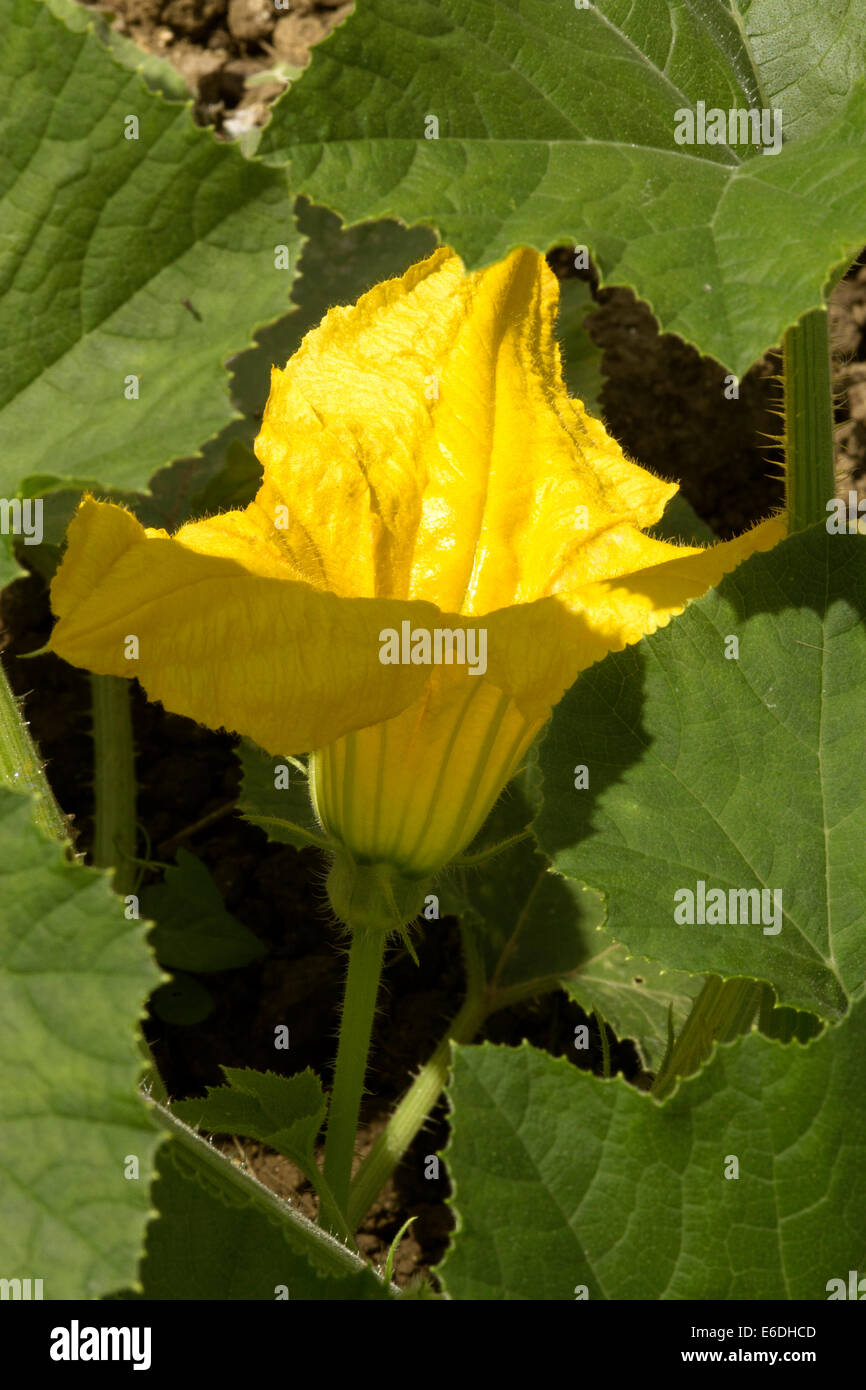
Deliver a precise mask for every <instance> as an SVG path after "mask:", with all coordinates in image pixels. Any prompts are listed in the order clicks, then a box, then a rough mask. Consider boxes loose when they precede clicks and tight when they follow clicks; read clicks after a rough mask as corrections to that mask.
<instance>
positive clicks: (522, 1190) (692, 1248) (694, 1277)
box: [437, 1001, 866, 1301]
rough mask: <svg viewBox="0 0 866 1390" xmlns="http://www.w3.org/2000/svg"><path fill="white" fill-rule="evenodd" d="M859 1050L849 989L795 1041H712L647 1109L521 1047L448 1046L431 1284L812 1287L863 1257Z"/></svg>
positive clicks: (478, 1293)
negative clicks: (811, 1034) (441, 1187)
mask: <svg viewBox="0 0 866 1390" xmlns="http://www.w3.org/2000/svg"><path fill="white" fill-rule="evenodd" d="M864 1048H866V1002H862V1001H861V1002H860V1003H859V1004H858V1005H857V1006H856V1007H855V1008H854V1009H852V1012H851V1014H850V1016H849V1017H848V1018H847V1019H846V1020H845V1022H844V1023H843V1024H841V1025H839V1026H838V1027H837V1028H833V1029H828V1030H827V1032H826V1033H825V1034H824V1035H822V1037H820V1038H818V1039H816V1040H815V1041H814V1042H813V1043H812V1044H811V1045H810V1046H808V1047H807V1048H801V1047H800V1046H799V1045H798V1044H793V1045H791V1046H788V1047H784V1046H783V1045H782V1044H781V1043H778V1042H775V1041H771V1040H769V1039H767V1038H764V1037H762V1036H761V1035H760V1034H757V1033H752V1034H750V1035H749V1036H748V1037H745V1038H741V1039H739V1040H738V1041H737V1042H735V1043H733V1044H731V1045H730V1046H729V1047H721V1048H719V1049H718V1050H717V1052H716V1055H715V1058H714V1060H713V1062H712V1063H711V1065H709V1066H707V1067H706V1068H704V1070H703V1071H702V1072H701V1073H700V1074H699V1075H698V1076H696V1077H695V1078H694V1079H693V1080H691V1081H687V1082H684V1083H682V1084H681V1085H680V1087H679V1089H678V1091H677V1092H676V1094H675V1095H674V1096H673V1097H672V1098H671V1099H670V1100H669V1101H668V1102H666V1104H664V1105H659V1104H658V1103H657V1102H656V1101H654V1100H653V1099H652V1098H651V1097H649V1096H648V1095H646V1094H645V1093H642V1092H640V1091H638V1090H636V1089H635V1088H634V1087H632V1086H629V1085H627V1084H626V1083H625V1082H624V1081H623V1080H622V1078H620V1077H614V1078H613V1080H611V1081H602V1080H600V1079H599V1078H597V1077H594V1076H592V1075H591V1074H589V1073H587V1072H581V1071H578V1070H577V1068H576V1067H573V1066H571V1065H570V1064H569V1063H568V1062H566V1061H564V1060H562V1059H560V1058H553V1057H550V1056H548V1055H547V1054H546V1053H543V1052H539V1051H537V1050H535V1049H534V1048H531V1047H529V1046H527V1045H524V1046H523V1047H521V1048H518V1049H509V1048H502V1047H493V1046H491V1045H490V1044H485V1045H483V1046H482V1047H457V1048H456V1049H455V1058H454V1071H453V1081H452V1085H451V1089H450V1098H451V1104H452V1138H451V1142H450V1145H449V1148H448V1150H447V1151H446V1156H447V1160H448V1168H449V1173H450V1175H451V1180H452V1183H453V1184H454V1190H455V1195H454V1197H453V1199H452V1205H453V1206H454V1208H455V1209H456V1214H457V1218H458V1228H457V1234H456V1236H455V1237H454V1243H453V1246H452V1249H451V1250H450V1251H449V1253H448V1255H447V1256H446V1258H445V1261H444V1264H443V1265H442V1266H440V1268H439V1269H438V1270H437V1273H438V1274H439V1277H440V1279H441V1280H442V1282H443V1284H444V1286H445V1288H446V1289H447V1291H448V1293H449V1294H450V1295H451V1296H452V1298H461V1299H532V1300H533V1301H543V1300H547V1299H552V1300H560V1299H567V1300H570V1299H573V1298H575V1296H576V1292H577V1290H578V1287H579V1286H580V1285H584V1286H585V1287H586V1289H587V1293H588V1296H589V1298H591V1299H597V1298H605V1299H651V1300H654V1301H658V1300H662V1299H665V1300H667V1299H674V1300H679V1299H706V1300H717V1299H719V1300H723V1299H724V1300H728V1299H739V1298H742V1299H772V1298H777V1299H804V1298H808V1299H825V1298H826V1297H827V1292H828V1291H827V1283H828V1281H829V1280H830V1279H833V1278H842V1279H845V1280H846V1281H847V1277H848V1271H849V1269H857V1268H858V1267H859V1268H860V1269H861V1270H862V1267H863V1264H862V1256H863V1231H864V1227H866V1189H864V1186H863V1182H862V1173H863V1167H864V1164H866V1092H864V1089H863V1087H862V1085H860V1084H859V1080H858V1078H859V1077H860V1076H861V1073H862V1057H863V1051H864ZM732 1157H735V1158H736V1159H737V1160H738V1166H739V1176H738V1177H736V1178H734V1177H733V1176H731V1177H726V1176H725V1172H726V1168H727V1171H728V1172H729V1173H732V1172H733V1166H732V1164H731V1161H730V1160H731V1158H732Z"/></svg>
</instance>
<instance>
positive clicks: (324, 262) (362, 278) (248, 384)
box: [231, 198, 436, 431]
mask: <svg viewBox="0 0 866 1390" xmlns="http://www.w3.org/2000/svg"><path fill="white" fill-rule="evenodd" d="M295 215H296V217H297V222H298V231H299V232H300V234H301V236H302V237H303V238H304V249H303V251H302V252H301V258H300V261H299V263H298V275H297V279H296V280H295V282H294V284H293V285H292V303H293V305H294V306H296V307H294V308H293V309H292V311H291V312H290V313H288V314H285V315H284V316H283V317H282V318H281V319H279V320H278V321H277V322H276V323H274V324H270V325H269V326H268V327H267V328H263V329H260V330H259V332H258V333H257V334H256V346H255V347H254V348H250V349H249V350H248V351H247V352H242V353H240V354H239V355H238V356H237V357H235V358H234V359H233V361H232V363H231V368H232V385H231V390H232V400H233V401H234V403H235V405H237V407H238V409H239V410H242V411H243V413H244V414H245V415H248V416H251V417H252V418H253V419H254V420H256V421H257V422H259V421H260V420H261V417H262V413H263V411H264V408H265V403H266V401H267V398H268V391H269V390H270V381H271V366H272V365H276V366H278V367H284V366H285V364H286V363H287V362H288V360H289V358H290V357H293V356H294V354H295V353H296V352H297V350H298V348H299V347H300V345H301V340H302V339H303V337H304V335H305V334H306V333H308V332H309V331H310V329H311V328H315V327H316V325H317V324H318V323H319V322H320V321H321V320H322V319H323V318H324V317H325V314H326V313H327V312H328V310H329V309H331V308H333V307H334V305H336V304H354V303H355V301H356V300H357V299H360V297H361V295H362V294H366V292H367V290H369V289H372V288H373V286H374V285H378V284H379V283H380V281H382V280H390V279H393V278H394V277H396V276H398V275H402V274H403V272H404V271H406V270H408V269H409V267H410V266H411V265H414V264H415V263H416V262H417V261H421V260H423V259H424V258H425V257H426V256H429V255H430V254H431V252H432V251H433V250H434V248H435V246H436V238H435V236H433V234H432V233H431V232H429V231H427V230H426V228H423V227H415V228H413V229H412V230H408V229H407V228H406V227H402V226H400V224H399V223H397V222H390V221H379V222H367V223H365V224H364V225H362V226H359V227H351V228H346V227H341V225H340V219H339V218H338V217H336V216H335V215H334V213H332V212H330V211H329V210H328V209H327V208H322V207H315V206H313V205H312V204H310V202H309V201H308V200H307V199H306V198H299V199H298V200H297V203H296V204H295ZM257 431H258V425H257Z"/></svg>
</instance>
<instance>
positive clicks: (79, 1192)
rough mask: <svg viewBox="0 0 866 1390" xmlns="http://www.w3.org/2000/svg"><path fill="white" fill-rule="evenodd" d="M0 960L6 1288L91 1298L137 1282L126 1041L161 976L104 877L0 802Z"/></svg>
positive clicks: (145, 1201)
mask: <svg viewBox="0 0 866 1390" xmlns="http://www.w3.org/2000/svg"><path fill="white" fill-rule="evenodd" d="M0 955H2V966H0V1230H2V1237H0V1240H2V1259H0V1265H2V1274H3V1277H4V1278H9V1279H11V1278H29V1279H42V1280H43V1296H44V1297H45V1298H46V1299H87V1298H98V1297H100V1295H102V1294H106V1293H110V1292H111V1291H112V1290H113V1289H117V1288H120V1287H122V1286H124V1285H126V1284H129V1283H132V1282H134V1281H135V1279H136V1277H137V1275H136V1271H137V1265H138V1258H139V1255H140V1252H141V1249H142V1245H143V1241H144V1230H145V1226H146V1224H147V1222H148V1220H149V1219H150V1215H151V1207H150V1197H149V1192H148V1187H149V1178H150V1172H151V1166H152V1159H153V1155H154V1151H155V1148H156V1145H157V1143H158V1142H159V1134H158V1133H157V1131H156V1130H155V1129H154V1127H153V1125H152V1123H151V1121H150V1118H149V1116H148V1114H147V1112H146V1110H145V1107H144V1105H143V1104H142V1102H141V1101H140V1100H139V1098H138V1096H137V1094H136V1082H137V1078H138V1076H139V1073H140V1071H141V1066H142V1063H141V1057H140V1055H139V1053H138V1050H137V1046H136V1036H137V1032H138V1020H139V1018H140V1017H141V1014H142V1010H143V1007H144V1002H145V1000H146V998H147V995H148V992H149V990H150V989H151V988H152V987H153V985H154V984H155V983H157V981H158V979H159V975H158V972H157V971H156V969H155V968H154V965H153V963H152V961H151V959H150V954H149V952H148V950H147V946H146V944H145V940H144V929H143V927H142V925H141V924H140V923H138V922H128V921H126V920H125V918H124V915H123V907H122V904H121V903H120V902H119V900H118V899H117V898H116V897H115V896H114V895H113V893H112V892H111V889H110V887H109V882H108V875H107V874H103V873H100V872H97V871H96V870H94V869H87V868H84V867H83V866H81V865H80V864H74V863H70V862H68V861H67V860H66V857H65V850H64V847H63V846H62V845H60V844H58V843H57V842H55V841H50V840H48V839H46V838H45V837H44V836H43V835H42V834H41V833H40V832H39V831H38V830H36V828H35V827H34V826H33V824H32V823H31V806H30V802H29V800H28V799H26V798H24V797H22V796H19V795H16V794H15V793H13V792H8V791H5V790H3V789H0ZM133 1158H134V1159H137V1161H138V1173H137V1175H135V1176H133V1164H132V1162H131V1160H132V1159H133ZM127 1174H129V1176H127Z"/></svg>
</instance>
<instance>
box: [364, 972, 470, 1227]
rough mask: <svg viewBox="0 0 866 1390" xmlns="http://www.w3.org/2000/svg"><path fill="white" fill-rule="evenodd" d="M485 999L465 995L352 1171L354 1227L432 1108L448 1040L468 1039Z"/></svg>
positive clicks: (443, 1076) (447, 1059)
mask: <svg viewBox="0 0 866 1390" xmlns="http://www.w3.org/2000/svg"><path fill="white" fill-rule="evenodd" d="M488 1008H489V1005H488V1003H487V1001H486V1000H485V999H483V998H480V997H479V996H478V995H477V994H473V995H471V996H470V997H468V998H467V999H466V1000H465V1002H464V1004H463V1007H462V1008H461V1009H460V1011H459V1013H457V1015H456V1016H455V1018H454V1021H453V1022H452V1024H451V1027H450V1028H449V1029H448V1032H447V1033H446V1035H445V1037H444V1038H443V1039H442V1041H441V1043H440V1044H439V1046H438V1047H437V1049H436V1051H435V1052H434V1053H433V1056H432V1057H431V1058H430V1060H429V1061H428V1062H426V1063H425V1065H424V1066H423V1067H422V1068H421V1070H420V1072H419V1073H418V1075H417V1076H416V1078H415V1080H414V1081H413V1082H412V1085H411V1086H410V1087H409V1090H408V1091H407V1092H406V1094H405V1096H404V1097H403V1099H402V1100H401V1101H400V1104H399V1105H398V1106H397V1108H396V1110H395V1111H394V1113H393V1115H392V1116H391V1118H390V1120H389V1121H388V1124H387V1126H386V1127H385V1129H384V1130H383V1131H382V1133H381V1134H380V1135H379V1138H378V1139H377V1140H376V1142H375V1144H374V1145H373V1147H372V1149H371V1150H370V1152H369V1153H368V1154H367V1157H366V1158H365V1159H364V1162H363V1163H362V1164H361V1166H360V1168H359V1169H358V1172H357V1173H356V1175H355V1181H354V1182H353V1183H352V1187H351V1191H350V1194H349V1226H350V1228H351V1229H352V1230H353V1231H356V1230H357V1229H358V1226H359V1225H360V1223H361V1221H362V1219H363V1217H364V1215H365V1213H366V1212H367V1211H368V1210H369V1208H370V1207H371V1206H372V1204H373V1202H374V1201H375V1200H376V1197H377V1196H378V1194H379V1193H380V1192H381V1190H382V1188H383V1187H384V1186H385V1183H386V1182H387V1181H388V1179H389V1178H390V1176H391V1174H392V1173H393V1171H394V1169H395V1168H396V1167H397V1164H398V1163H399V1162H400V1160H401V1158H402V1157H403V1155H404V1154H405V1152H406V1150H407V1149H408V1148H409V1145H410V1144H411V1143H412V1140H413V1139H414V1138H415V1135H416V1134H417V1133H418V1131H419V1129H420V1128H421V1127H422V1125H423V1124H424V1121H425V1120H426V1119H427V1116H428V1115H429V1114H430V1111H431V1110H432V1109H433V1107H434V1105H435V1104H436V1102H437V1100H438V1099H439V1097H440V1095H441V1094H442V1091H443V1090H444V1089H445V1083H446V1082H447V1080H448V1069H449V1067H450V1065H451V1044H452V1043H455V1042H456V1043H465V1042H471V1041H472V1039H473V1037H474V1036H475V1034H476V1033H477V1031H478V1029H479V1027H480V1026H481V1024H482V1023H483V1022H484V1018H485V1016H486V1014H487V1012H488Z"/></svg>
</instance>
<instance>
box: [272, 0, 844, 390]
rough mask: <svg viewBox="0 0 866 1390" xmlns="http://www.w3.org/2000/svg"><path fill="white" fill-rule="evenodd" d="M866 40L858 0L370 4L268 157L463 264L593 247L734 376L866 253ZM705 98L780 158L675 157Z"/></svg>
mask: <svg viewBox="0 0 866 1390" xmlns="http://www.w3.org/2000/svg"><path fill="white" fill-rule="evenodd" d="M816 10H817V11H818V13H816ZM837 10H838V11H839V12H837ZM864 25H866V0H849V3H847V4H846V5H845V6H844V7H842V8H841V10H839V7H836V6H833V7H827V8H826V11H825V12H823V13H821V12H820V7H816V6H814V5H811V4H808V3H806V0H796V3H794V4H792V3H791V0H752V3H751V4H749V5H744V4H741V5H740V6H739V8H738V7H737V6H736V5H735V4H732V3H730V4H729V3H726V0H653V3H652V4H639V5H635V4H633V3H631V0H597V3H595V4H590V5H588V6H587V7H586V8H579V7H577V6H575V5H574V4H572V3H570V2H569V3H566V0H562V3H557V4H552V3H550V0H436V3H433V0H418V3H415V4H412V5H406V4H404V3H403V0H365V3H364V4H362V5H358V6H357V8H356V10H355V12H354V13H353V14H352V15H351V16H350V17H349V19H348V20H347V22H346V23H345V24H344V25H342V26H340V27H339V28H338V29H336V30H335V31H334V33H333V34H332V35H331V36H330V37H329V38H328V40H327V41H326V42H325V43H324V44H322V45H321V46H320V47H318V48H317V49H316V51H315V52H314V54H313V58H312V62H311V64H310V67H309V68H308V69H307V71H306V72H305V74H304V76H303V78H302V79H301V80H300V81H299V82H297V83H295V84H294V85H293V86H292V88H291V90H290V91H289V92H288V93H286V95H285V96H284V97H283V98H282V99H281V100H280V101H279V102H278V103H277V105H276V107H275V110H274V115H273V119H272V121H271V123H270V125H269V126H268V127H267V129H266V130H265V133H264V136H263V139H262V142H261V145H260V146H259V152H260V154H262V155H264V156H266V157H270V158H272V159H286V160H291V165H292V178H293V181H294V182H295V184H296V186H297V187H298V188H299V189H303V191H304V192H306V193H308V194H309V195H310V196H311V197H313V198H314V199H316V200H318V201H320V202H323V203H327V204H329V205H330V206H332V207H335V208H337V209H338V210H339V211H340V213H341V214H342V215H343V217H344V218H345V219H346V220H347V221H349V222H353V221H358V220H359V219H362V218H368V217H374V216H385V215H388V216H399V217H402V218H403V219H404V220H405V221H408V222H415V221H423V222H428V223H430V224H432V225H433V226H435V227H436V229H437V230H438V231H439V233H440V234H441V236H442V238H443V239H444V240H445V241H447V242H449V243H450V244H452V245H453V246H454V247H455V249H456V250H457V251H458V252H459V253H460V254H461V255H462V256H463V257H464V259H465V260H466V262H467V264H468V265H469V266H471V267H475V266H478V265H481V264H485V263H487V262H490V261H492V260H496V259H497V258H499V257H500V256H502V255H504V254H505V253H506V252H507V251H508V250H510V249H511V248H512V247H514V246H516V245H520V244H527V245H531V246H535V247H537V248H538V249H539V250H541V251H545V250H546V249H547V248H548V247H549V246H550V245H552V244H553V243H561V242H564V243H574V244H586V245H588V246H589V248H590V250H591V251H592V254H593V256H594V258H595V260H596V262H597V264H598V266H599V268H600V270H601V272H602V274H603V277H604V279H605V280H607V281H616V282H618V283H624V284H628V285H632V286H633V287H634V288H635V289H636V290H637V291H638V293H639V294H640V295H641V296H642V297H643V298H644V299H646V300H648V301H649V303H650V304H651V305H652V307H653V309H654V311H655V313H656V315H657V316H658V318H659V320H660V323H661V326H662V328H663V329H664V330H666V331H673V332H676V333H679V334H680V335H681V336H682V337H683V338H685V339H686V340H687V341H689V342H692V343H695V344H696V345H697V346H698V347H699V348H700V350H701V351H702V352H706V353H711V354H713V355H714V356H715V357H717V358H719V359H720V360H721V361H722V362H724V363H726V364H727V365H728V366H729V367H730V368H731V369H732V370H733V371H735V372H738V373H741V374H742V373H743V372H744V371H745V370H746V368H747V367H748V366H749V365H750V364H751V363H752V362H753V361H755V360H756V358H758V357H759V356H760V355H761V353H762V352H763V351H764V350H765V349H766V348H768V347H769V346H771V345H772V344H773V343H775V342H777V341H778V340H779V338H780V336H781V333H782V330H783V329H784V328H785V327H786V326H787V325H788V324H790V323H792V322H793V321H794V320H795V319H796V318H798V317H799V316H800V315H801V314H802V313H803V312H804V311H805V310H807V309H808V308H810V307H813V306H815V305H817V304H818V303H819V302H821V301H822V297H823V294H824V291H825V287H826V283H827V280H828V277H830V276H831V274H833V273H837V272H839V271H841V269H842V268H843V267H844V265H845V264H846V263H847V262H848V261H849V260H850V259H851V258H852V257H853V256H854V254H856V252H857V250H858V249H859V247H860V246H861V244H862V242H863V239H864V235H866V177H864V172H866V47H864V45H863V42H862V33H863V29H864ZM699 101H703V102H704V103H705V104H706V108H707V109H712V108H721V109H722V110H724V111H725V112H727V111H729V110H731V109H738V110H740V109H742V110H748V109H750V108H753V107H755V108H767V109H768V110H773V109H779V110H781V112H782V131H783V135H784V144H783V146H782V148H781V150H780V151H779V153H777V154H775V155H764V154H763V153H762V152H761V151H760V150H756V149H754V148H753V147H752V146H751V145H741V144H732V145H710V144H703V145H700V144H692V145H678V144H677V143H676V142H675V140H674V132H675V129H676V126H677V121H676V113H677V112H678V111H680V110H683V109H686V108H691V109H696V107H697V103H698V102H699ZM431 117H435V118H436V119H437V120H438V122H439V128H438V138H429V137H430V135H431V134H432V132H433V128H432V127H431V125H430V118H431Z"/></svg>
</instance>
